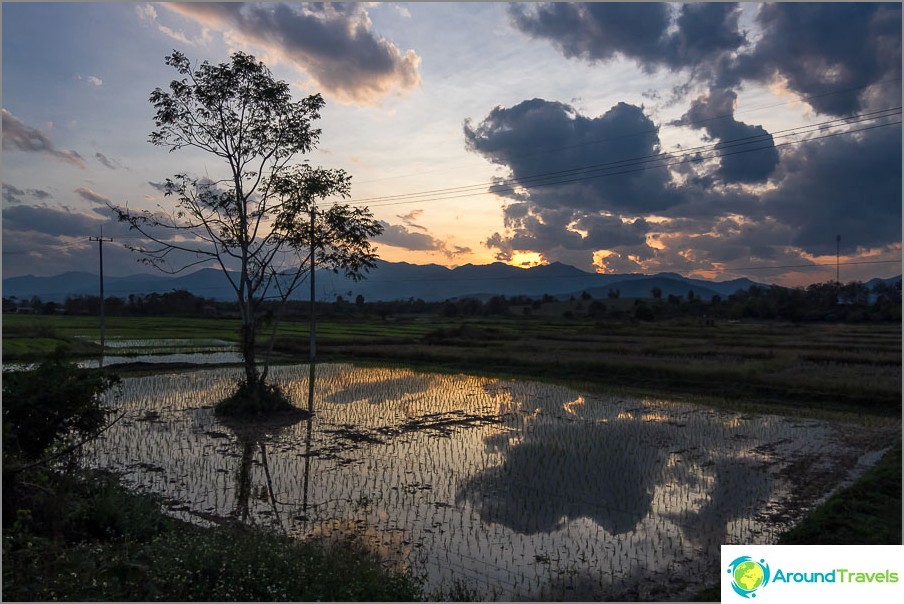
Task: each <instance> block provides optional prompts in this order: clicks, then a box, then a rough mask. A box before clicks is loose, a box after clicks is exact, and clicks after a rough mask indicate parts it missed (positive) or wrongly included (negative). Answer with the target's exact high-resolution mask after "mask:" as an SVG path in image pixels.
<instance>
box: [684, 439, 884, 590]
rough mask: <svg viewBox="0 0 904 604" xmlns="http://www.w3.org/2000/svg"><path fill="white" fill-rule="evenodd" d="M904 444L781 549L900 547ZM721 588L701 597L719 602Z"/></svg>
mask: <svg viewBox="0 0 904 604" xmlns="http://www.w3.org/2000/svg"><path fill="white" fill-rule="evenodd" d="M901 488H902V483H901V441H898V443H897V444H896V445H895V446H894V447H892V448H891V449H889V450H888V451H887V452H886V453H885V455H884V456H883V457H882V459H881V460H879V463H877V464H876V465H875V466H874V467H873V468H871V469H870V470H868V471H867V472H865V473H864V474H863V476H861V477H860V479H859V480H857V482H855V483H854V484H853V485H851V486H849V487H847V488H845V489H842V490H840V491H838V492H837V493H835V494H834V495H832V496H831V497H830V498H829V499H828V500H826V501H825V502H824V503H823V504H822V505H820V506H819V507H817V508H816V509H815V510H814V511H813V512H811V513H810V514H809V515H808V516H807V517H806V518H804V520H803V521H802V522H801V523H800V524H798V525H797V526H795V527H794V528H792V529H790V530H789V531H787V532H786V533H784V534H783V535H782V536H781V537H779V539H778V544H779V545H900V544H901V511H902V507H901ZM720 597H721V588H720V587H719V586H715V587H710V588H708V589H705V590H703V591H701V592H700V593H698V594H697V597H696V598H695V601H697V602H718V601H719V599H720Z"/></svg>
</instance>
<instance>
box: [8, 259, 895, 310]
mask: <svg viewBox="0 0 904 604" xmlns="http://www.w3.org/2000/svg"><path fill="white" fill-rule="evenodd" d="M898 279H900V277H895V278H894V279H886V280H883V281H889V282H894V281H897V280H898ZM874 281H880V279H874V280H873V281H870V282H869V283H867V285H869V286H870V287H871V286H872V285H873V284H874V283H873V282H874ZM315 284H316V286H317V287H316V290H317V297H318V299H320V300H324V301H332V300H335V299H336V296H342V297H344V298H346V299H350V300H353V299H354V298H355V297H356V296H358V295H359V294H360V295H362V296H364V299H365V300H366V301H368V302H374V301H381V300H384V301H388V300H407V299H409V298H414V299H418V298H420V299H422V300H425V301H427V302H437V301H443V300H448V299H451V298H462V297H476V298H481V299H487V298H489V297H492V296H497V295H505V296H516V295H526V296H533V297H539V296H542V295H544V294H549V295H552V296H556V297H560V298H568V297H570V296H572V295H574V296H580V294H581V293H582V292H584V291H586V292H587V293H589V294H590V295H592V296H593V297H594V298H605V297H606V296H607V295H608V293H609V291H610V290H618V292H619V294H620V295H621V297H631V298H634V297H636V298H651V297H652V291H653V289H654V288H659V289H660V290H661V292H662V296H663V297H667V296H669V295H670V294H674V295H677V296H686V295H687V294H688V292H689V291H693V292H694V295H695V296H698V297H700V298H702V299H704V300H709V299H711V298H712V296H714V295H719V296H722V297H725V296H728V295H730V294H733V293H735V292H736V291H738V290H742V289H747V288H749V287H750V286H752V285H763V284H761V283H757V282H755V281H751V280H750V279H746V278H743V279H733V280H731V281H708V280H705V279H690V278H687V277H682V276H681V275H678V274H676V273H658V274H655V275H643V274H636V273H632V274H622V275H608V274H607V275H603V274H598V273H588V272H585V271H582V270H580V269H578V268H575V267H573V266H569V265H567V264H562V263H560V262H553V263H552V264H547V265H542V266H536V267H533V268H529V269H522V268H518V267H514V266H511V265H508V264H503V263H501V262H496V263H493V264H485V265H473V264H466V265H464V266H459V267H456V268H452V269H450V268H446V267H444V266H439V265H436V264H425V265H422V264H409V263H407V262H385V261H382V260H380V261H378V262H377V269H376V270H373V271H371V272H370V274H369V275H368V277H367V279H365V280H363V281H359V282H357V283H355V282H353V281H350V280H348V279H345V278H344V277H343V276H342V275H337V274H334V273H332V272H331V271H317V275H316V281H315ZM98 285H99V283H98V276H97V275H95V274H92V273H87V272H68V273H63V274H61V275H56V276H54V277H35V276H33V275H25V276H21V277H10V278H7V279H3V297H5V298H9V297H11V296H16V297H17V298H19V299H29V298H31V297H33V296H38V297H40V298H41V300H43V301H45V302H46V301H56V302H62V301H63V300H65V299H66V297H67V296H79V295H97V293H98ZM180 289H184V290H187V291H189V292H191V293H193V294H195V295H197V296H202V297H205V298H213V299H217V300H232V299H234V297H235V294H234V293H233V291H232V289H231V288H230V286H229V283H228V282H227V280H226V279H225V277H224V275H223V273H222V272H221V271H220V270H218V269H212V268H208V269H201V270H199V271H196V272H194V273H191V274H189V275H184V276H179V277H173V276H168V275H161V274H137V275H130V276H128V277H106V278H105V280H104V294H105V295H106V296H108V297H109V296H117V297H121V298H126V297H128V295H129V294H135V295H145V294H150V293H154V292H156V293H165V292H168V291H173V290H180ZM307 295H308V288H307V286H306V285H304V286H302V287H301V288H300V289H299V291H297V292H296V293H295V295H293V298H298V299H304V298H306V296H307Z"/></svg>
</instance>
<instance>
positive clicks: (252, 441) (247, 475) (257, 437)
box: [220, 365, 315, 527]
mask: <svg viewBox="0 0 904 604" xmlns="http://www.w3.org/2000/svg"><path fill="white" fill-rule="evenodd" d="M314 371H315V369H314V365H311V369H310V377H309V389H308V409H307V410H303V409H294V410H292V411H286V412H280V413H276V414H270V415H267V416H265V417H264V418H260V419H259V418H254V417H238V416H226V417H223V418H220V421H221V423H222V424H223V426H225V427H226V428H227V429H229V430H230V431H231V432H232V433H233V434H234V435H235V437H236V439H237V440H238V444H239V445H240V447H241V451H242V453H241V462H240V463H239V469H238V472H236V489H235V495H236V507H235V510H234V511H233V515H234V516H236V517H237V518H239V519H241V521H242V522H247V521H248V516H249V512H250V503H251V495H252V491H253V488H252V480H251V467H252V466H253V465H254V463H255V462H256V460H255V451H256V450H259V451H260V464H261V466H262V467H263V469H264V476H265V477H266V481H267V488H266V494H265V495H262V498H264V497H267V496H269V500H270V504H271V506H272V509H273V517H274V518H275V519H276V522H277V524H279V526H280V527H282V520H281V518H280V516H279V510H278V509H277V501H276V494H275V493H274V490H273V479H272V477H271V475H270V463H269V460H268V457H267V444H266V443H267V442H268V441H269V440H272V439H274V438H277V437H278V436H279V435H280V434H281V433H283V432H285V431H286V430H287V429H289V428H291V427H292V426H294V425H295V424H297V423H298V422H300V421H302V420H305V419H306V420H307V422H308V430H307V435H308V438H307V441H306V442H307V446H308V449H310V436H311V425H312V421H313V417H314V415H313V413H314V409H313V402H314ZM306 462H307V459H306ZM305 470H306V473H305V499H306V498H307V486H308V477H307V472H308V471H309V466H308V465H307V463H306V466H305ZM261 492H262V493H263V492H264V491H263V489H262V490H261Z"/></svg>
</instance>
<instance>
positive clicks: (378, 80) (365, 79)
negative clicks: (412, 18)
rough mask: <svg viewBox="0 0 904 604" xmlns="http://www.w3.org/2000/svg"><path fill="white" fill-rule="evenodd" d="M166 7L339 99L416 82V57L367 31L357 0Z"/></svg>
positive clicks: (377, 94) (367, 97) (364, 97)
mask: <svg viewBox="0 0 904 604" xmlns="http://www.w3.org/2000/svg"><path fill="white" fill-rule="evenodd" d="M166 6H167V8H170V9H172V10H175V11H177V12H179V13H181V14H183V15H186V16H189V17H192V18H194V19H196V20H198V21H200V22H201V23H203V24H205V25H207V26H209V27H212V28H214V29H220V30H224V29H230V30H234V32H233V33H235V34H237V35H238V36H240V37H243V38H245V39H246V40H247V41H249V42H251V43H253V44H256V45H259V46H262V47H264V48H265V49H266V50H267V51H268V52H272V53H274V54H275V55H281V57H282V58H284V59H285V60H287V61H289V62H291V63H293V64H294V65H295V66H296V67H298V68H299V69H301V70H303V71H305V72H306V73H308V74H310V75H311V77H313V78H314V79H315V80H317V82H318V83H319V84H320V85H321V86H322V87H323V88H324V89H325V90H326V91H327V92H329V93H332V94H334V95H336V96H338V97H339V98H340V99H343V100H346V101H352V102H360V103H372V102H374V101H376V100H378V99H379V98H381V97H383V96H385V95H387V94H389V93H390V92H391V91H392V90H393V89H398V90H401V91H407V90H411V89H413V88H414V87H416V86H417V85H418V84H419V83H420V74H419V73H418V64H419V63H420V57H418V56H417V54H416V53H415V52H414V51H412V50H409V51H408V52H406V53H405V54H402V52H401V51H400V50H399V48H398V47H397V46H396V45H395V44H393V43H392V42H390V41H389V40H387V39H386V38H384V37H382V36H379V35H377V34H376V33H375V32H374V31H373V26H372V23H371V21H370V17H369V16H368V14H367V9H366V7H365V6H364V5H363V4H356V3H337V4H329V3H325V4H324V3H312V4H291V5H289V4H281V3H280V4H251V3H185V4H171V5H170V4H168V5H166Z"/></svg>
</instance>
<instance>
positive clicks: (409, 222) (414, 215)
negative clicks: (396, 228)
mask: <svg viewBox="0 0 904 604" xmlns="http://www.w3.org/2000/svg"><path fill="white" fill-rule="evenodd" d="M423 213H424V210H411V211H410V212H408V213H407V214H402V215H399V216H397V218H401V219H402V222H404V223H405V226H406V227H408V228H411V229H418V230H420V231H426V230H427V228H426V227H423V226H421V225H419V224H416V223H415V222H414V221H415V220H417V219H418V217H419V216H420V215H421V214H423Z"/></svg>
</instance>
